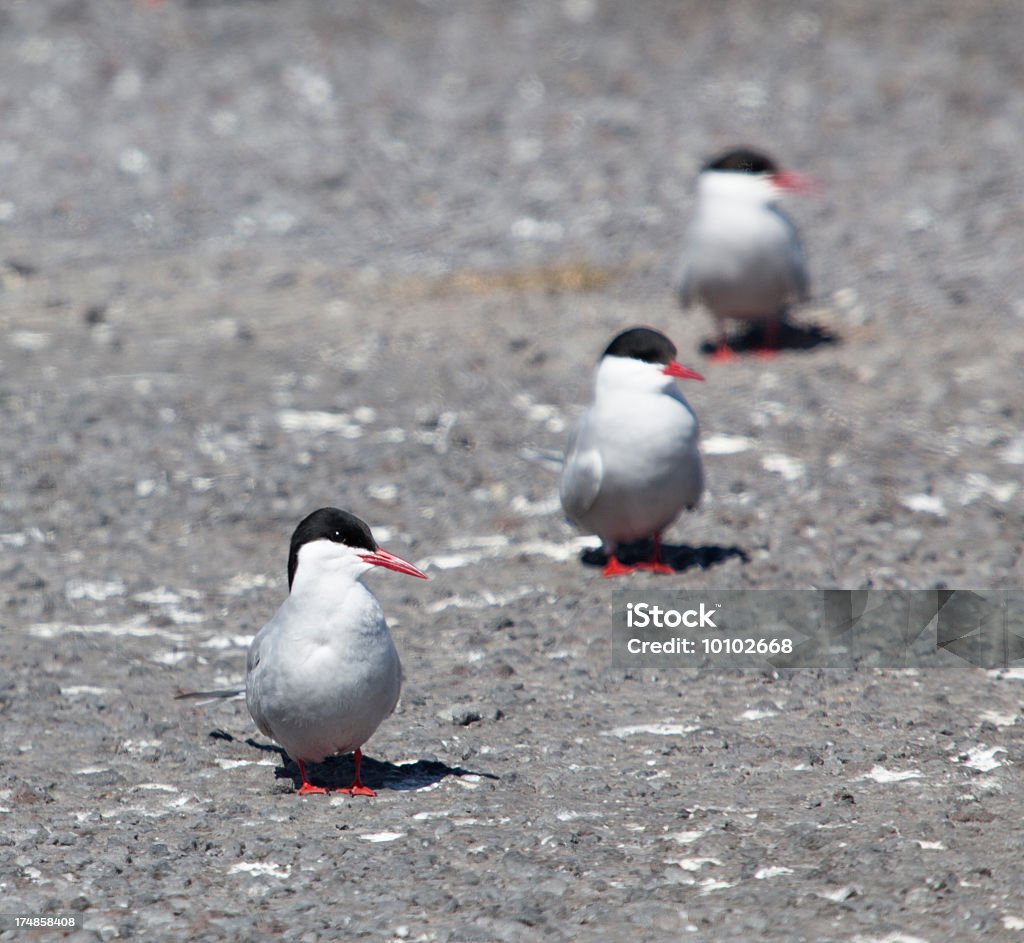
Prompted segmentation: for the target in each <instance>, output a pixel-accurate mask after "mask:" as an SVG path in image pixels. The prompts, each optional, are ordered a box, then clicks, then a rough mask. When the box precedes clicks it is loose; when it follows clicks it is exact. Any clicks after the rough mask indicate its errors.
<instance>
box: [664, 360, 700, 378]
mask: <svg viewBox="0 0 1024 943" xmlns="http://www.w3.org/2000/svg"><path fill="white" fill-rule="evenodd" d="M661 372H662V373H664V374H665V375H666V376H670V377H679V379H680V380H703V379H704V377H702V376H701V375H700V374H699V373H698V372H697V371H696V370H691V369H690V368H689V367H684V366H683V365H682V364H681V363H676V361H674V360H673V361H672V362H671V363H670V364H669V365H668V366H667V367H666V368H665V369H664V370H662V371H661Z"/></svg>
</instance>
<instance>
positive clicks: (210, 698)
mask: <svg viewBox="0 0 1024 943" xmlns="http://www.w3.org/2000/svg"><path fill="white" fill-rule="evenodd" d="M243 694H245V688H222V689H221V690H219V691H179V692H178V693H177V694H175V695H174V700H176V701H185V700H189V701H191V700H195V701H200V698H204V699H205V700H201V701H200V702H199V703H198V704H196V707H203V706H205V705H206V704H212V703H213V702H214V701H219V700H227V699H229V698H233V697H241V696H242V695H243Z"/></svg>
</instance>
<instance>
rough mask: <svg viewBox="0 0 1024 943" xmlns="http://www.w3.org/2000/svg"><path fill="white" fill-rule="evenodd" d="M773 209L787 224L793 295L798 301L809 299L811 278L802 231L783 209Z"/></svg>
mask: <svg viewBox="0 0 1024 943" xmlns="http://www.w3.org/2000/svg"><path fill="white" fill-rule="evenodd" d="M773 209H774V210H775V212H776V213H777V214H778V215H779V217H781V219H782V221H783V222H784V223H785V224H786V231H787V232H788V234H789V246H788V250H789V251H788V252H787V255H786V259H787V262H788V270H789V271H788V274H789V278H790V283H791V284H792V286H793V297H794V299H795V300H796V301H809V300H810V297H811V279H810V276H809V275H808V274H807V253H806V252H804V244H803V242H802V241H801V239H800V231H799V230H798V229H797V228H796V223H794V222H793V220H791V219H790V218H789V216H788V215H787V214H786V213H785V212H783V210H781V209H780V208H779V207H777V206H776V207H773Z"/></svg>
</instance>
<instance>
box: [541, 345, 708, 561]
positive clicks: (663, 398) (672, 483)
mask: <svg viewBox="0 0 1024 943" xmlns="http://www.w3.org/2000/svg"><path fill="white" fill-rule="evenodd" d="M675 356H676V348H675V345H674V344H673V343H672V342H671V341H670V340H669V339H668V338H667V337H666V336H665V335H664V334H662V333H661V332H660V331H655V330H653V329H651V328H647V327H634V328H630V329H629V330H627V331H623V332H622V333H621V334H619V335H618V336H617V337H615V338H614V340H612V342H611V343H610V344H609V345H608V347H607V348H606V349H605V351H604V353H603V354H602V356H601V359H600V361H599V363H598V366H597V372H596V376H595V382H594V399H593V402H592V403H591V405H590V407H589V408H588V409H587V411H586V412H585V413H584V414H583V416H582V417H581V418H580V420H579V423H578V424H577V425H576V427H575V429H574V430H573V433H572V435H571V437H570V439H569V444H568V447H567V449H566V454H565V462H564V465H563V468H562V479H561V484H560V494H561V499H562V508H563V509H564V511H565V513H566V516H567V517H568V518H569V520H570V521H572V522H573V523H574V524H575V525H576V526H577V527H579V528H580V529H581V530H583V531H586V532H589V533H593V534H597V535H598V536H599V537H600V538H601V542H602V544H603V546H604V550H605V552H606V553H607V555H608V562H607V565H606V566H605V568H604V574H603V575H604V576H606V577H611V576H619V575H622V574H624V573H630V572H633V570H635V569H646V570H652V571H654V572H656V573H671V572H673V571H672V569H671V567H669V566H667V565H666V564H665V563H663V562H662V559H661V534H662V531H664V530H665V528H667V527H668V526H669V525H670V524H671V523H672V522H673V521H675V519H676V518H677V517H678V516H679V515H680V513H681V512H682V511H683V510H684V509H686V508H693V507H695V506H696V505H697V502H698V501H699V500H700V497H701V494H702V492H703V490H704V470H703V465H702V463H701V458H700V451H699V449H698V439H699V436H700V429H699V425H698V422H697V416H696V414H695V413H694V411H693V410H692V409H691V408H690V404H689V403H687V402H686V399H685V398H684V397H683V394H682V393H681V392H680V390H679V386H678V384H677V383H676V382H675V380H676V378H679V379H686V380H703V379H704V378H703V377H702V376H701V375H700V374H699V373H697V372H696V371H695V370H691V369H690V368H689V367H684V366H682V365H681V364H679V363H677V362H676V360H675ZM647 537H653V538H654V554H653V557H652V559H651V560H650V561H649V562H646V563H641V564H639V565H638V566H635V567H630V566H625V565H623V564H622V563H621V562H620V561H619V559H618V557H617V556H616V548H617V547H618V545H619V544H626V543H632V542H633V541H637V540H641V539H644V538H647Z"/></svg>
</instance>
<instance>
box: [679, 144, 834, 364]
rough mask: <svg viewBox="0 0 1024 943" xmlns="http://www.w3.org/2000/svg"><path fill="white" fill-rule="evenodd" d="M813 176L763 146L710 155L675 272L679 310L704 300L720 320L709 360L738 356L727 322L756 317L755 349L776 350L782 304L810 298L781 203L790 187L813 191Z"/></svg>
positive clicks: (796, 239)
mask: <svg viewBox="0 0 1024 943" xmlns="http://www.w3.org/2000/svg"><path fill="white" fill-rule="evenodd" d="M816 189H817V185H816V183H815V181H814V180H813V178H811V177H810V176H808V175H805V174H801V173H797V172H796V171H788V170H781V169H780V168H779V167H778V165H777V164H776V163H775V161H774V160H772V158H770V157H768V156H767V155H766V154H764V153H762V152H761V151H758V150H754V149H752V148H748V147H737V148H732V149H730V150H727V151H725V152H724V153H722V154H719V155H718V156H716V157H714V158H712V159H711V160H709V161H708V162H707V163H706V164H705V165H704V167H703V168H702V169H701V172H700V174H699V175H698V177H697V206H696V211H695V213H694V217H693V220H692V221H691V224H690V229H689V233H688V235H687V238H686V241H685V245H684V247H683V252H682V258H681V260H680V264H679V269H678V274H677V277H676V293H677V296H678V299H679V303H680V305H681V306H682V307H683V308H689V307H691V306H693V305H696V304H698V303H703V304H704V305H705V307H707V308H708V309H709V310H710V312H711V314H712V315H713V316H714V318H715V320H716V322H717V325H718V346H717V349H716V350H715V353H714V354H713V355H712V359H713V360H716V361H728V360H732V359H733V358H734V357H735V354H734V352H733V351H732V348H731V347H730V346H729V341H728V334H727V332H726V322H727V321H730V320H738V321H750V322H761V323H763V324H764V335H765V343H764V346H763V347H762V348H761V350H760V351H759V353H761V354H762V355H765V356H771V355H772V354H774V353H776V352H777V350H778V338H779V328H780V324H781V320H782V318H783V317H784V315H785V313H786V308H787V306H788V305H789V304H791V303H793V302H801V301H807V300H808V299H809V297H810V277H809V275H808V272H807V259H806V254H805V252H804V248H803V244H802V243H801V241H800V234H799V232H798V231H797V228H796V225H795V224H794V223H793V221H792V220H791V219H790V218H789V217H788V216H787V215H786V214H785V213H784V212H783V211H782V209H780V208H779V206H778V205H777V201H778V199H779V197H780V196H781V195H782V194H784V193H787V192H790V193H799V194H809V193H814V192H816Z"/></svg>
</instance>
